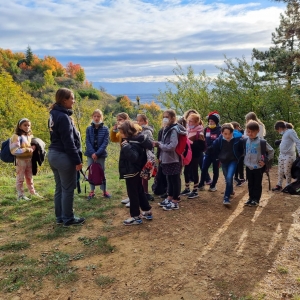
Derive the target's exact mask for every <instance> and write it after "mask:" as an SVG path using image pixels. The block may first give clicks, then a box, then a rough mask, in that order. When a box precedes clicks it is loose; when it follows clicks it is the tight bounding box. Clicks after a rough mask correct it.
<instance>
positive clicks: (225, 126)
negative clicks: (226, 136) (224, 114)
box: [221, 123, 234, 133]
mask: <svg viewBox="0 0 300 300" xmlns="http://www.w3.org/2000/svg"><path fill="white" fill-rule="evenodd" d="M225 129H228V130H229V131H230V132H231V133H232V132H233V129H234V128H233V125H232V124H231V123H224V124H223V125H222V126H221V132H224V130H225Z"/></svg>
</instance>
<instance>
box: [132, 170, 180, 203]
mask: <svg viewBox="0 0 300 300" xmlns="http://www.w3.org/2000/svg"><path fill="white" fill-rule="evenodd" d="M167 183H168V196H170V197H172V198H173V199H174V200H179V194H180V189H181V179H180V174H175V175H167ZM130 205H131V199H130Z"/></svg>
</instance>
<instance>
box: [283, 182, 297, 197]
mask: <svg viewBox="0 0 300 300" xmlns="http://www.w3.org/2000/svg"><path fill="white" fill-rule="evenodd" d="M282 192H283V193H288V194H291V195H300V180H297V181H294V182H292V183H291V184H289V185H287V186H286V187H285V188H284V189H283V190H282Z"/></svg>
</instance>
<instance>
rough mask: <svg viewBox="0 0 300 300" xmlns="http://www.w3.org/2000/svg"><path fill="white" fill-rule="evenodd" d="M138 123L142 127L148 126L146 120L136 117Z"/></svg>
mask: <svg viewBox="0 0 300 300" xmlns="http://www.w3.org/2000/svg"><path fill="white" fill-rule="evenodd" d="M136 122H137V123H138V124H139V125H140V126H142V125H146V124H147V123H146V122H145V121H144V119H143V118H141V117H136Z"/></svg>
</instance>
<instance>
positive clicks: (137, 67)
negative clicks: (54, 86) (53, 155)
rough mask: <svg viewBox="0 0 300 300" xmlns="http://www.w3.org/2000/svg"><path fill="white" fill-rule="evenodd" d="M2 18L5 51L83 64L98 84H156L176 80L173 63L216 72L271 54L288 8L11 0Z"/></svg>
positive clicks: (170, 1)
mask: <svg viewBox="0 0 300 300" xmlns="http://www.w3.org/2000/svg"><path fill="white" fill-rule="evenodd" d="M0 12H1V13H0V28H1V35H0V45H1V47H2V48H5V49H6V48H9V49H12V50H13V51H25V49H26V47H27V45H30V47H31V48H32V50H33V52H34V53H36V54H38V55H39V56H41V57H42V56H44V55H54V56H56V57H57V58H58V59H60V60H61V61H62V62H68V61H73V62H75V63H80V64H81V65H82V66H83V67H84V68H85V71H86V75H87V77H88V79H90V80H92V81H96V80H97V81H108V82H111V81H113V80H116V81H118V82H120V81H129V80H132V81H136V80H141V81H144V80H146V81H150V82H152V81H158V80H162V79H163V78H166V77H168V78H169V77H170V75H171V74H172V69H173V68H174V67H175V63H174V59H177V60H178V62H179V63H180V64H182V65H192V66H193V67H195V68H196V69H200V68H203V66H205V67H206V68H208V69H210V70H212V69H213V66H214V65H215V64H219V63H221V62H222V61H223V55H224V54H227V56H228V57H233V56H238V57H241V56H242V55H246V56H250V54H251V50H252V48H254V47H255V48H259V49H262V48H266V47H268V46H269V45H270V42H271V32H272V31H274V30H275V27H277V26H278V24H279V14H280V12H282V9H281V7H280V5H279V4H277V3H274V2H270V6H269V7H260V5H259V3H248V4H239V5H229V4H222V3H217V2H216V3H213V4H204V3H203V2H201V1H189V2H188V3H185V4H184V5H183V4H181V1H179V0H165V1H163V2H161V1H157V2H156V3H151V2H149V1H148V2H143V1H141V0H115V1H105V0H102V1H99V0H89V1H83V0H56V1H55V0H52V1H51V0H31V1H20V0H10V1H5V3H4V1H1V3H0ZM167 74H170V75H169V76H168V75H167ZM164 80H165V79H164Z"/></svg>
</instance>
